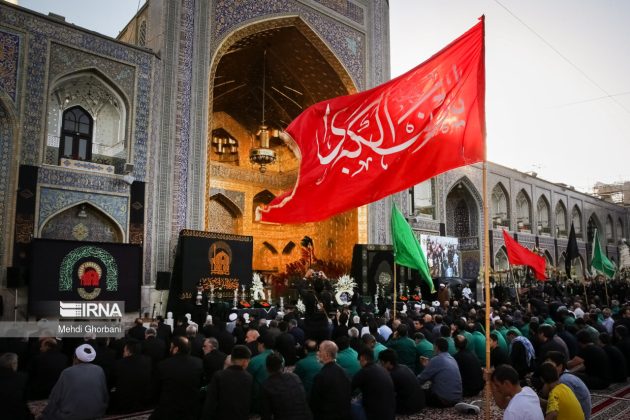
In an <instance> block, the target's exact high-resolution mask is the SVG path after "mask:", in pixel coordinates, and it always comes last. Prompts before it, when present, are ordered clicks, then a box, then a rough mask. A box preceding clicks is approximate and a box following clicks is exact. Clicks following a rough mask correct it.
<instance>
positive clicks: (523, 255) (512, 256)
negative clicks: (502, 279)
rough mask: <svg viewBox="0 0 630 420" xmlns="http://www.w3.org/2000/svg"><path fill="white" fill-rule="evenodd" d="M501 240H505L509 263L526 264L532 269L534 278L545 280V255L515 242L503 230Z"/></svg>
mask: <svg viewBox="0 0 630 420" xmlns="http://www.w3.org/2000/svg"><path fill="white" fill-rule="evenodd" d="M503 240H504V241H505V247H506V248H507V254H508V261H510V264H512V265H527V266H529V267H531V268H532V270H534V277H536V279H538V280H547V275H546V274H545V267H546V266H547V263H546V261H545V257H541V256H540V255H538V254H534V253H533V252H532V251H530V250H529V249H527V248H525V247H524V246H523V245H521V244H519V243H518V242H516V240H514V238H512V237H511V236H510V235H509V234H508V233H507V231H505V230H504V231H503Z"/></svg>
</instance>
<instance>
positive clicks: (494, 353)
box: [490, 331, 509, 367]
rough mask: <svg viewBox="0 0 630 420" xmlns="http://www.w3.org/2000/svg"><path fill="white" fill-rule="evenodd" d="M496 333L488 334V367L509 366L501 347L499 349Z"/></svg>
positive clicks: (506, 356)
mask: <svg viewBox="0 0 630 420" xmlns="http://www.w3.org/2000/svg"><path fill="white" fill-rule="evenodd" d="M497 334H500V333H498V332H496V331H495V332H492V333H490V349H491V350H490V366H492V367H495V366H499V365H506V364H509V360H508V355H507V353H506V352H505V350H503V349H502V348H501V347H499V338H498V337H497Z"/></svg>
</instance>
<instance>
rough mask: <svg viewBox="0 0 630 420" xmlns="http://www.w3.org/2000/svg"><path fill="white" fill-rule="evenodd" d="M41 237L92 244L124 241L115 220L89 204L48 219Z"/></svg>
mask: <svg viewBox="0 0 630 420" xmlns="http://www.w3.org/2000/svg"><path fill="white" fill-rule="evenodd" d="M40 237H41V238H46V239H73V240H76V241H90V242H123V241H124V234H123V232H122V230H121V229H120V227H119V226H118V224H117V223H116V222H115V221H114V219H112V218H111V217H110V216H109V215H107V213H105V212H103V211H101V210H100V209H98V208H97V207H95V206H93V205H92V204H90V203H87V202H84V203H79V204H76V205H73V206H72V207H70V208H67V209H65V210H62V211H60V212H58V213H56V214H55V215H53V216H51V217H50V218H48V219H47V220H46V221H45V222H44V224H43V226H42V227H41V229H40Z"/></svg>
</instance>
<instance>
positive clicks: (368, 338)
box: [361, 334, 387, 360]
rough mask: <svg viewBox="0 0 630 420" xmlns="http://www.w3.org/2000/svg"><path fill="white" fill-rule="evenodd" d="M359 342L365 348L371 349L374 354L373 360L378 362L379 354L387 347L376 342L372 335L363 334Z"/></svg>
mask: <svg viewBox="0 0 630 420" xmlns="http://www.w3.org/2000/svg"><path fill="white" fill-rule="evenodd" d="M361 340H362V341H363V344H364V345H365V346H367V347H368V348H370V349H372V351H373V352H374V360H378V355H379V353H380V352H382V351H383V350H386V349H387V347H385V346H384V345H382V344H381V343H379V342H378V341H376V338H375V337H374V336H373V335H372V334H365V335H364V336H363V337H361Z"/></svg>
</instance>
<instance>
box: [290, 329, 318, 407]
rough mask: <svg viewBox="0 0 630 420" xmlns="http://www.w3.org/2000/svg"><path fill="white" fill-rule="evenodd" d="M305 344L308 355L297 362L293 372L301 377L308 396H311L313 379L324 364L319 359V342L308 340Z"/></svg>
mask: <svg viewBox="0 0 630 420" xmlns="http://www.w3.org/2000/svg"><path fill="white" fill-rule="evenodd" d="M304 345H305V347H306V357H304V358H303V359H300V360H299V361H298V362H297V363H296V365H295V370H294V371H293V372H294V373H295V374H296V375H297V376H299V377H300V380H301V381H302V385H304V391H305V392H306V397H307V398H310V396H311V389H312V388H313V381H314V380H315V376H316V375H317V374H318V373H319V371H320V370H322V364H321V363H320V362H319V360H317V343H316V342H315V340H306V342H305V343H304Z"/></svg>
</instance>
